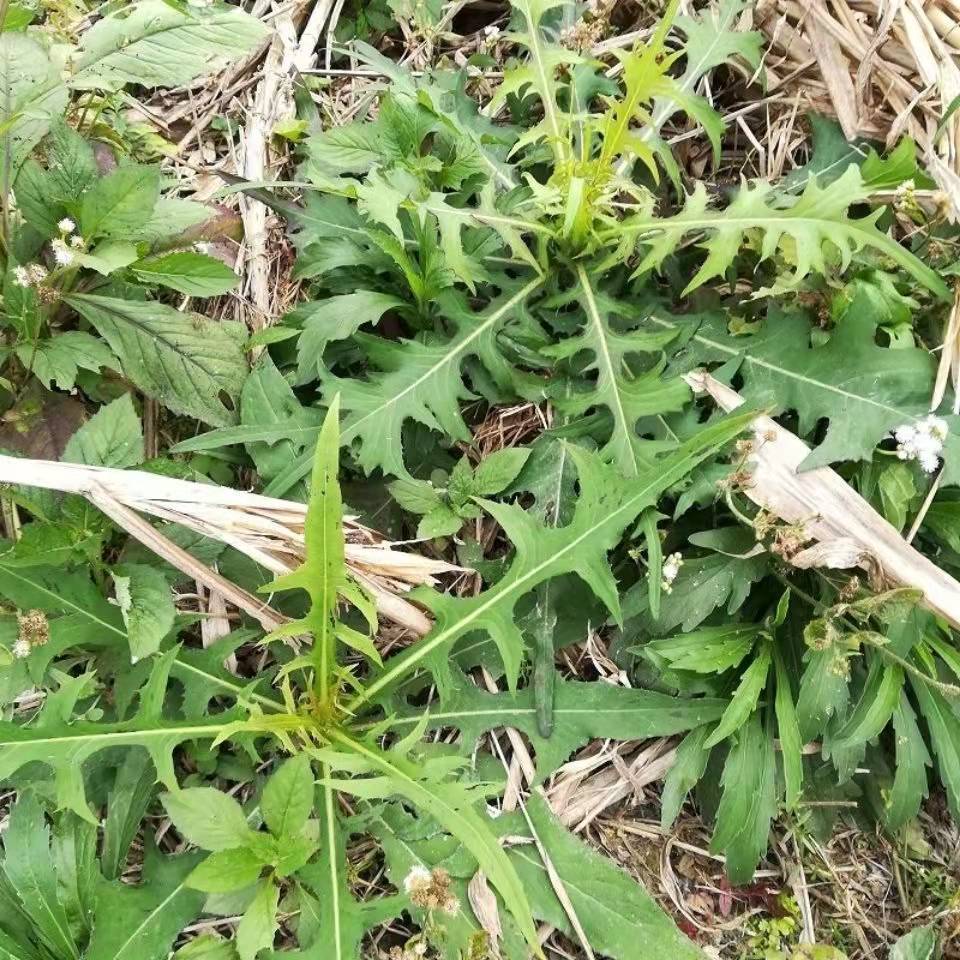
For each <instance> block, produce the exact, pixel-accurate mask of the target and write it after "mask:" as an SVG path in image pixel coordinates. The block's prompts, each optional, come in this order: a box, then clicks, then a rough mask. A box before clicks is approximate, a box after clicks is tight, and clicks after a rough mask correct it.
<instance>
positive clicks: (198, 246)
mask: <svg viewBox="0 0 960 960" xmlns="http://www.w3.org/2000/svg"><path fill="white" fill-rule="evenodd" d="M193 249H194V250H196V251H197V253H204V254H207V255H209V253H210V250H211V249H212V246H211V244H209V243H207V241H206V240H198V241H197V242H196V243H195V244H194V245H193Z"/></svg>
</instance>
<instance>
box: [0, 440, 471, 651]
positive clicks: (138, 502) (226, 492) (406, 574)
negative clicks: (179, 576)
mask: <svg viewBox="0 0 960 960" xmlns="http://www.w3.org/2000/svg"><path fill="white" fill-rule="evenodd" d="M0 483H10V484H17V485H23V486H29V487H43V488H44V489H47V490H59V491H61V492H62V493H74V494H79V495H80V496H83V497H86V498H87V499H88V500H89V501H90V502H91V503H93V504H94V505H95V506H97V507H98V508H99V509H101V510H102V511H103V512H104V513H105V514H107V516H109V517H110V518H111V519H112V520H113V521H114V522H115V523H116V524H118V525H119V526H120V527H122V528H123V529H124V530H126V531H127V532H128V533H129V534H130V535H131V536H133V537H135V538H136V539H138V540H139V541H140V542H141V543H143V544H145V545H146V546H147V547H149V548H150V549H151V550H153V552H154V553H156V554H157V555H158V556H160V557H163V559H165V560H166V561H167V562H168V563H171V564H173V565H174V566H175V567H177V568H178V569H179V570H182V571H183V572H184V573H185V574H187V575H188V576H190V577H192V578H193V579H195V580H197V581H198V582H199V583H202V584H203V586H205V587H206V588H207V589H208V590H211V591H213V592H215V593H219V594H221V595H222V596H223V597H225V598H226V599H227V600H228V601H230V602H231V603H233V604H234V605H235V606H236V607H238V608H239V609H241V610H243V611H244V612H246V613H247V614H249V615H250V616H252V617H254V618H255V619H257V620H258V621H259V622H260V623H261V624H262V625H263V626H264V627H265V628H266V629H268V630H272V629H274V628H275V627H277V626H279V625H280V624H281V623H283V622H284V618H283V617H282V616H281V615H280V614H279V613H277V612H276V611H275V610H273V609H272V608H271V607H270V606H269V605H267V604H266V603H265V602H264V601H263V599H261V598H259V597H256V596H254V595H253V594H250V593H248V592H247V591H246V590H243V589H241V588H240V587H238V586H237V585H236V584H234V583H231V582H230V581H229V580H227V579H226V578H224V577H223V576H221V575H220V574H219V573H217V572H216V571H215V570H211V569H210V568H209V567H207V566H205V565H204V564H202V563H200V562H199V561H198V560H197V559H196V558H195V557H192V556H191V555H190V554H189V553H187V552H186V551H185V550H183V549H182V548H181V547H179V546H177V544H175V543H174V542H173V541H172V540H171V539H170V538H169V537H167V536H166V535H165V534H164V533H163V528H162V526H154V525H153V524H150V523H148V522H147V521H146V520H144V519H143V517H142V516H140V515H141V514H147V515H149V516H151V517H155V518H157V519H159V520H163V521H167V522H169V523H174V524H178V525H180V526H182V527H187V528H189V529H190V530H194V531H196V532H197V533H199V534H202V535H203V536H206V537H211V538H212V539H214V540H219V541H220V542H221V543H225V544H227V545H228V546H230V547H233V548H234V549H236V550H239V551H240V552H241V553H244V554H246V555H247V556H248V557H250V558H251V559H252V560H255V561H256V562H257V563H259V564H260V565H261V566H263V567H265V568H266V569H267V570H269V571H271V572H272V573H275V574H281V573H287V572H289V571H290V570H292V569H294V568H295V567H297V566H298V565H299V564H300V563H301V562H302V561H303V556H304V521H305V519H306V507H305V505H304V504H302V503H294V502H291V501H288V500H277V499H274V498H272V497H263V496H259V495H258V494H254V493H245V492H243V491H242V490H233V489H230V488H229V487H220V486H216V485H213V484H204V483H192V482H190V481H188V480H176V479H171V478H169V477H163V476H158V475H156V474H152V473H144V472H143V471H140V470H115V469H112V468H110V467H88V466H83V465H81V464H74V463H57V462H55V461H49V460H29V459H21V458H18V457H6V456H0ZM343 530H344V535H345V539H346V547H345V552H346V560H347V566H348V568H349V570H350V572H351V574H352V576H353V577H354V579H355V580H356V581H357V582H358V583H359V584H360V585H361V586H363V587H364V588H365V589H366V590H367V591H368V592H369V593H370V595H371V596H372V597H373V598H374V600H375V602H376V605H377V611H378V613H379V614H381V615H382V616H383V617H385V618H387V619H388V620H391V621H393V622H394V623H396V624H398V625H400V626H402V627H405V628H406V629H408V630H411V631H413V632H414V633H416V634H417V635H421V636H422V635H423V634H425V633H427V631H428V630H429V629H430V625H431V624H430V620H429V619H428V618H427V617H426V616H425V615H424V613H423V612H422V611H421V610H420V608H419V607H417V606H415V605H414V604H413V603H411V602H410V601H409V600H407V599H406V598H405V597H404V596H403V594H405V593H406V592H408V591H409V590H410V589H411V588H412V587H415V586H420V585H423V584H430V585H432V584H434V583H435V582H436V579H435V578H436V576H437V575H439V574H442V573H446V572H448V571H457V570H459V569H460V568H459V567H455V566H453V565H451V564H449V563H444V562H443V561H440V560H432V559H430V558H428V557H422V556H419V555H418V554H415V553H406V552H404V551H401V550H397V549H395V547H394V545H392V544H390V543H388V542H386V541H384V540H383V539H382V538H381V537H379V536H378V535H377V534H376V533H375V532H373V531H372V530H369V529H368V528H366V527H364V526H363V525H361V524H359V523H357V522H356V521H355V520H353V519H352V518H349V517H348V518H345V519H344V525H343Z"/></svg>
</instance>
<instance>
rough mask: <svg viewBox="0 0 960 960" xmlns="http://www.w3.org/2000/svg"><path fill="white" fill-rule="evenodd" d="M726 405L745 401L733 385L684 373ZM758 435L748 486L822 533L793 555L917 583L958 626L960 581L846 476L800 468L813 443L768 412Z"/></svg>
mask: <svg viewBox="0 0 960 960" xmlns="http://www.w3.org/2000/svg"><path fill="white" fill-rule="evenodd" d="M685 379H686V380H687V383H689V384H690V386H691V388H692V389H694V390H696V391H698V392H701V393H703V392H705V393H708V394H709V395H710V396H711V397H712V398H713V400H714V401H715V402H716V403H717V405H718V406H719V407H721V408H722V409H723V410H728V411H729V410H734V409H736V408H737V407H739V406H741V405H742V404H743V402H744V401H743V398H742V397H741V396H740V394H738V393H737V392H736V391H735V390H732V389H731V388H730V387H728V386H726V385H725V384H723V383H721V382H720V381H719V380H716V379H715V378H714V377H711V376H710V374H708V373H704V372H702V371H697V372H695V373H691V374H688V375H687V377H686V378H685ZM754 428H755V431H756V436H757V439H756V442H755V444H754V445H753V450H752V453H751V455H750V460H749V469H750V480H749V482H748V483H747V484H746V485H745V486H744V488H743V493H744V494H745V495H746V496H747V497H749V498H750V499H751V500H752V501H753V502H754V503H755V504H757V506H758V507H761V508H762V509H763V510H766V511H767V512H768V513H770V514H772V515H774V516H776V517H779V518H780V519H781V520H784V521H785V522H786V523H789V524H797V525H799V526H801V527H802V529H803V533H804V535H805V536H806V537H808V538H809V539H812V540H816V541H817V546H813V547H809V548H807V549H805V550H803V551H801V552H800V553H798V554H797V555H796V556H795V557H794V558H793V559H794V560H795V561H797V560H799V564H800V566H803V567H806V568H809V567H811V566H823V567H830V568H834V569H836V568H838V567H859V568H861V569H863V570H865V571H866V572H867V574H868V575H869V576H870V578H871V581H872V582H874V583H877V584H878V585H883V586H890V587H912V588H914V589H916V590H920V591H921V592H922V594H923V600H922V603H923V605H924V606H925V607H927V608H928V609H929V610H931V611H933V612H934V613H935V614H937V615H938V616H940V617H943V618H944V619H945V620H947V621H949V622H950V623H951V624H952V625H953V626H954V627H960V583H957V581H956V580H954V579H953V577H951V576H950V575H949V574H947V573H945V572H944V571H943V570H941V569H940V568H939V567H938V566H936V564H934V563H931V562H930V561H929V560H928V559H927V558H926V557H925V556H923V554H921V553H919V552H918V551H917V550H914V548H913V547H911V546H910V544H909V543H907V541H906V540H904V538H903V537H901V536H900V534H899V533H898V532H897V531H896V530H895V529H894V528H893V527H892V526H891V525H890V524H889V523H887V521H886V520H884V519H883V517H881V516H880V514H879V513H877V511H876V510H874V509H873V507H871V506H870V504H869V503H867V501H866V500H864V499H863V497H861V496H860V495H859V494H858V493H856V492H855V491H854V490H853V489H852V488H851V487H850V486H849V485H848V484H847V483H846V482H845V481H844V480H843V478H842V477H841V476H840V475H839V474H837V473H835V472H834V471H833V470H831V469H829V467H820V468H819V469H817V470H805V471H803V472H799V471H798V467H799V466H800V464H801V463H802V462H803V461H804V460H805V459H806V457H807V455H808V454H809V453H810V448H809V447H808V446H807V445H806V444H805V443H804V442H803V441H802V440H801V439H800V438H799V437H797V436H796V435H795V434H793V433H791V432H790V431H789V430H785V429H784V428H783V427H781V426H780V425H779V424H778V423H776V422H775V421H774V420H771V419H770V418H769V417H763V416H760V417H757V419H756V420H755V421H754Z"/></svg>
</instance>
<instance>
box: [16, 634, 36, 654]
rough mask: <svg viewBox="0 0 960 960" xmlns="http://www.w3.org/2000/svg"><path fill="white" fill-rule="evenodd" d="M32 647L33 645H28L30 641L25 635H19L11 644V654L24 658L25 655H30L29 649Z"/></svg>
mask: <svg viewBox="0 0 960 960" xmlns="http://www.w3.org/2000/svg"><path fill="white" fill-rule="evenodd" d="M32 649H33V647H32V646H30V641H29V640H27V639H26V637H20V638H19V639H18V640H15V641H14V644H13V655H14V656H15V657H16V658H17V659H18V660H23V659H25V658H26V657H29V656H30V651H31V650H32Z"/></svg>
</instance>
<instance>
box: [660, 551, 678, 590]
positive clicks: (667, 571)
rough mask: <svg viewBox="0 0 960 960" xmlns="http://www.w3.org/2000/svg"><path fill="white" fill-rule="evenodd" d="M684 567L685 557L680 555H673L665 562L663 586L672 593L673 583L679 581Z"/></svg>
mask: <svg viewBox="0 0 960 960" xmlns="http://www.w3.org/2000/svg"><path fill="white" fill-rule="evenodd" d="M682 566H683V557H682V556H681V555H680V554H679V553H671V554H670V556H669V557H667V559H666V560H664V561H663V582H662V584H661V586H662V587H663V589H664V590H665V591H666V592H667V593H670V592H671V591H672V590H673V581H674V580H676V579H677V575H678V574H679V573H680V568H681V567H682Z"/></svg>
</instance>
